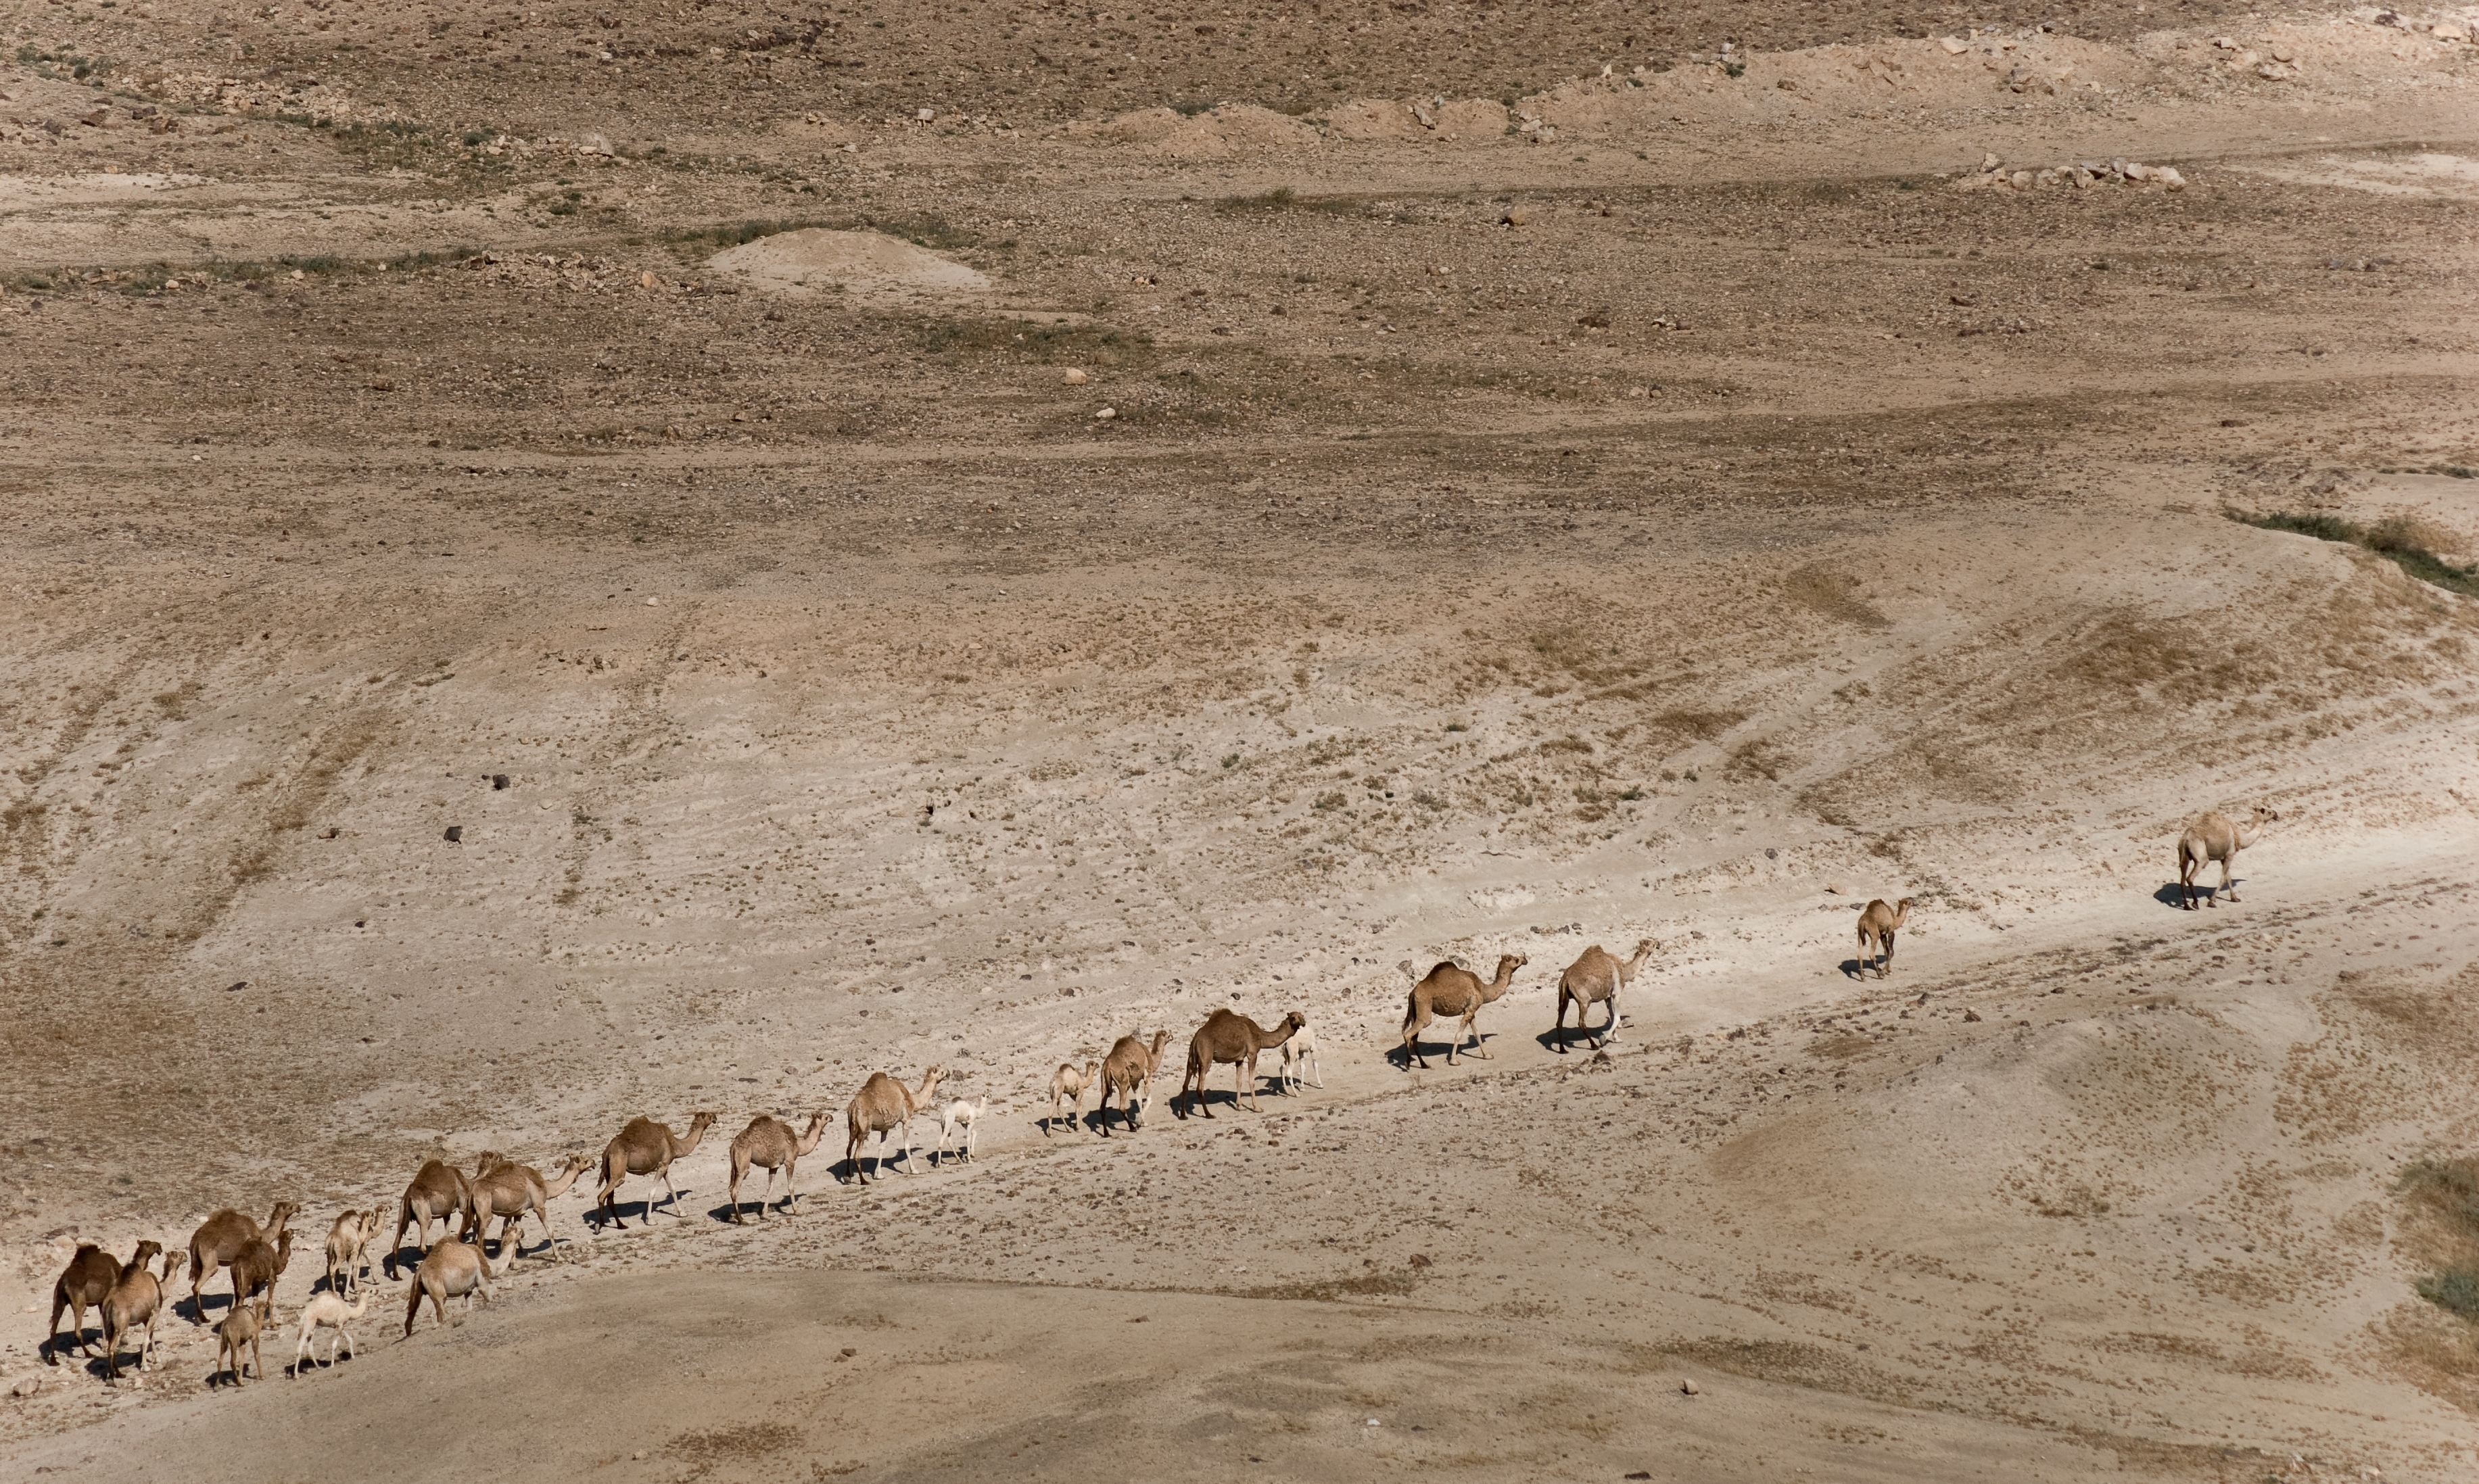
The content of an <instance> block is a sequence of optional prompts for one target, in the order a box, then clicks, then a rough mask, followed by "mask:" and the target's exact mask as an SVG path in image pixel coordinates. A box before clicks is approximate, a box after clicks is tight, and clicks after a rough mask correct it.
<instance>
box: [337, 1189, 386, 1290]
mask: <svg viewBox="0 0 2479 1484" xmlns="http://www.w3.org/2000/svg"><path fill="white" fill-rule="evenodd" d="M378 1235H379V1209H378V1208H377V1207H376V1206H372V1207H371V1209H369V1210H368V1211H347V1212H345V1214H344V1215H340V1216H338V1217H337V1218H336V1220H335V1223H334V1224H333V1225H331V1226H329V1227H328V1228H327V1292H330V1293H342V1292H345V1291H346V1290H348V1289H353V1290H358V1289H359V1288H360V1287H361V1286H362V1274H363V1273H365V1272H367V1271H369V1270H370V1266H371V1242H372V1241H377V1240H378Z"/></svg>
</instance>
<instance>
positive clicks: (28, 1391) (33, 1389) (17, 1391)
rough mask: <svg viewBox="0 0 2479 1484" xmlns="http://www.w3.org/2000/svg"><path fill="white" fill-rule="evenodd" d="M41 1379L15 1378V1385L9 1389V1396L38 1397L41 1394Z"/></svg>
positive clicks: (36, 1377)
mask: <svg viewBox="0 0 2479 1484" xmlns="http://www.w3.org/2000/svg"><path fill="white" fill-rule="evenodd" d="M42 1390H43V1378H42V1377H40V1376H20V1377H18V1378H17V1384H16V1385H14V1386H13V1387H11V1388H9V1394H10V1395H12V1396H38V1395H40V1394H42Z"/></svg>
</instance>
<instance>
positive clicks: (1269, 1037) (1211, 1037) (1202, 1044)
mask: <svg viewBox="0 0 2479 1484" xmlns="http://www.w3.org/2000/svg"><path fill="white" fill-rule="evenodd" d="M1307 1024H1308V1022H1307V1021H1306V1020H1304V1019H1302V1018H1301V1016H1300V1012H1299V1011H1291V1013H1290V1014H1288V1015H1285V1016H1284V1017H1283V1020H1282V1023H1281V1024H1280V1025H1277V1026H1275V1027H1274V1028H1273V1029H1272V1030H1270V1031H1268V1030H1266V1029H1265V1027H1264V1026H1261V1025H1259V1024H1258V1023H1257V1022H1255V1021H1254V1020H1251V1019H1249V1018H1248V1017H1247V1016H1245V1015H1243V1014H1240V1012H1239V1011H1235V1010H1228V1009H1225V1010H1217V1011H1214V1013H1213V1014H1211V1015H1208V1016H1206V1017H1205V1024H1204V1025H1202V1026H1199V1027H1198V1028H1197V1031H1196V1034H1195V1035H1194V1036H1189V1037H1188V1075H1187V1076H1185V1077H1183V1078H1181V1079H1180V1082H1179V1098H1173V1099H1171V1104H1170V1111H1171V1112H1172V1113H1178V1114H1179V1116H1180V1117H1183V1118H1185V1117H1187V1116H1188V1114H1187V1113H1180V1108H1179V1099H1180V1098H1184V1097H1188V1095H1189V1094H1188V1088H1189V1087H1191V1086H1192V1087H1194V1088H1195V1089H1196V1091H1195V1097H1194V1101H1193V1102H1191V1103H1190V1104H1189V1106H1190V1107H1191V1108H1194V1109H1195V1110H1197V1111H1198V1112H1201V1113H1204V1114H1205V1115H1206V1116H1207V1117H1209V1118H1211V1117H1213V1116H1214V1110H1213V1108H1212V1107H1211V1106H1209V1105H1208V1104H1207V1103H1206V1101H1205V1074H1206V1073H1207V1072H1210V1071H1212V1070H1213V1069H1214V1068H1215V1067H1217V1066H1219V1065H1221V1064H1222V1063H1223V1062H1230V1063H1232V1066H1233V1068H1234V1070H1233V1074H1232V1087H1231V1104H1232V1106H1233V1107H1235V1108H1236V1107H1239V1106H1240V1103H1241V1102H1242V1101H1243V1100H1244V1101H1245V1102H1246V1103H1247V1106H1248V1107H1249V1109H1250V1110H1251V1111H1252V1112H1258V1113H1262V1112H1264V1110H1263V1109H1260V1108H1258V1107H1257V1054H1258V1053H1259V1052H1261V1051H1266V1050H1270V1049H1271V1048H1273V1047H1276V1046H1279V1045H1281V1044H1282V1043H1283V1042H1285V1041H1287V1040H1290V1039H1291V1036H1292V1034H1293V1033H1294V1032H1296V1031H1298V1030H1299V1029H1300V1028H1301V1027H1302V1026H1304V1025H1307Z"/></svg>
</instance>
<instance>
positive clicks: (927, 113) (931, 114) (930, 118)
mask: <svg viewBox="0 0 2479 1484" xmlns="http://www.w3.org/2000/svg"><path fill="white" fill-rule="evenodd" d="M912 116H913V117H914V118H916V119H918V120H919V121H921V122H922V123H931V122H934V121H935V120H936V119H937V117H938V111H937V110H936V109H934V108H923V109H915V110H913V112H912Z"/></svg>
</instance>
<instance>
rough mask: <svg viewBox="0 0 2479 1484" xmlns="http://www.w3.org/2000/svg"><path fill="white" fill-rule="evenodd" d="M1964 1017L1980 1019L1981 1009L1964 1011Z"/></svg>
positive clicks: (1966, 1018)
mask: <svg viewBox="0 0 2479 1484" xmlns="http://www.w3.org/2000/svg"><path fill="white" fill-rule="evenodd" d="M1962 1018H1963V1019H1965V1020H1978V1019H1979V1018H1980V1011H1976V1010H1967V1011H1963V1012H1962Z"/></svg>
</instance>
